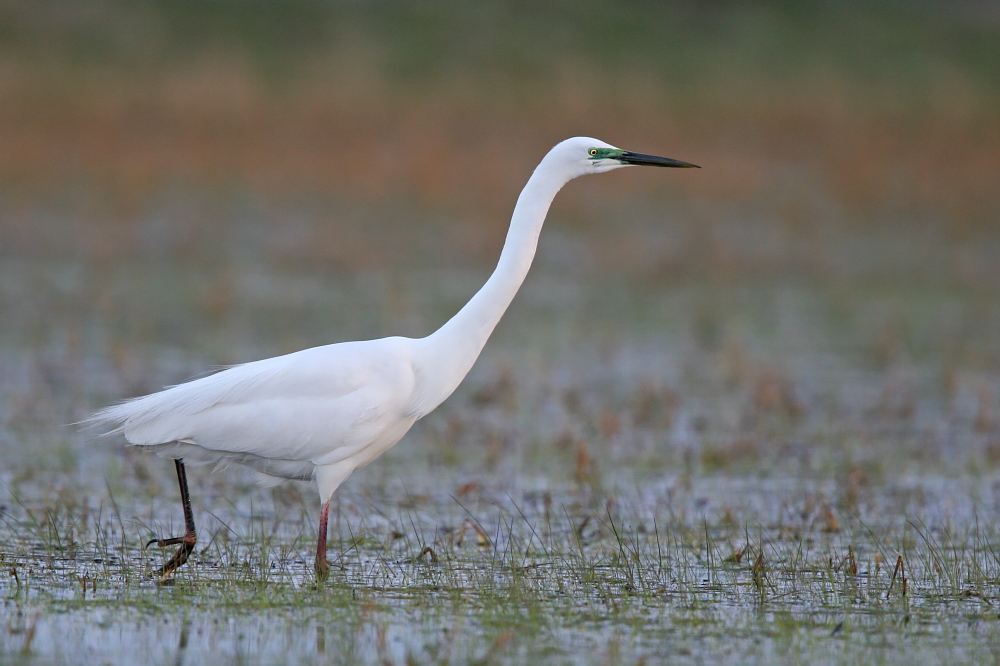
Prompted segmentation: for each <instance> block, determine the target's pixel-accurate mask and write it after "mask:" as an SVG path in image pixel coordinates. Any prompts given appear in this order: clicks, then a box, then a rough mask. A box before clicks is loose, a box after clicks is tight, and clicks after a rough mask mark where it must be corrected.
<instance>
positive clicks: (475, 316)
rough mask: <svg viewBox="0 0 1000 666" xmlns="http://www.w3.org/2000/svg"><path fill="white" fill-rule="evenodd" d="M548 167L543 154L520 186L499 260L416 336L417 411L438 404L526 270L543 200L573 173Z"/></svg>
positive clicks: (547, 200) (546, 203) (538, 229)
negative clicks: (444, 318) (436, 324)
mask: <svg viewBox="0 0 1000 666" xmlns="http://www.w3.org/2000/svg"><path fill="white" fill-rule="evenodd" d="M554 166H555V165H553V164H552V163H551V162H549V160H547V159H543V160H542V162H541V163H540V164H539V165H538V167H537V168H536V169H535V172H534V173H533V174H532V175H531V178H530V179H528V183H527V184H526V185H525V186H524V189H523V190H521V195H520V196H519V197H518V199H517V205H516V206H515V207H514V214H513V215H512V217H511V222H510V229H509V230H508V231H507V240H506V242H505V243H504V246H503V251H502V252H501V253H500V261H499V262H498V263H497V267H496V270H494V271H493V275H491V276H490V279H489V280H487V281H486V284H484V285H483V287H482V288H481V289H480V290H479V291H478V292H477V293H476V295H475V296H473V297H472V300H470V301H469V302H468V303H466V305H465V307H463V308H462V309H461V310H459V311H458V313H457V314H456V315H455V316H454V317H452V318H451V319H450V320H448V322H447V323H446V324H445V325H444V326H442V327H441V328H439V329H438V330H437V331H435V332H434V333H432V334H431V335H429V336H427V337H426V338H423V339H422V340H419V341H418V343H419V346H420V349H421V351H422V352H423V353H422V354H421V358H420V359H419V365H424V364H427V366H428V368H429V370H428V372H426V373H422V375H423V376H422V382H423V385H422V386H421V387H420V391H421V393H422V395H421V396H419V410H418V411H420V412H421V413H422V414H426V413H427V412H429V411H430V410H432V409H434V408H435V407H437V405H439V404H441V402H443V401H444V399H445V398H447V397H448V396H449V395H451V393H452V392H453V391H454V390H455V389H456V388H457V387H458V385H459V384H460V383H461V381H462V379H464V378H465V375H467V374H468V372H469V370H471V369H472V365H473V363H475V362H476V359H477V358H478V357H479V353H480V352H481V351H482V350H483V346H484V345H485V344H486V340H488V339H489V337H490V334H491V333H493V329H494V328H495V327H496V325H497V323H498V322H499V321H500V317H502V316H503V313H504V312H506V311H507V307H508V306H509V305H510V302H511V301H512V300H513V298H514V295H515V294H516V293H517V290H518V289H519V288H520V286H521V283H522V282H523V281H524V278H525V276H526V275H527V274H528V269H529V268H531V261H532V259H534V257H535V249H536V248H537V246H538V234H539V232H541V230H542V224H543V223H544V222H545V216H546V214H547V213H548V211H549V205H550V204H551V203H552V199H554V198H555V196H556V194H557V193H558V192H559V190H560V189H562V186H563V185H565V184H566V182H568V181H569V180H570V179H571V178H573V176H575V175H576V174H571V173H566V172H565V171H564V170H563V169H559V168H554ZM431 368H432V369H431ZM419 370H420V368H419V367H418V372H419Z"/></svg>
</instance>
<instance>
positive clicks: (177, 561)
mask: <svg viewBox="0 0 1000 666" xmlns="http://www.w3.org/2000/svg"><path fill="white" fill-rule="evenodd" d="M174 466H175V467H177V485H179V486H180V488H181V504H182V505H183V506H184V536H182V537H173V538H171V539H153V540H152V541H150V542H149V543H147V544H146V547H147V548H149V547H150V546H151V545H153V544H154V543H155V544H156V545H157V546H159V547H161V548H163V547H164V546H173V545H175V544H180V548H178V549H177V552H176V553H174V556H173V557H171V558H170V559H169V560H167V563H166V564H164V565H163V566H162V567H160V569H159V570H158V571H157V575H158V576H159V577H160V580H166V579H167V577H168V576H169V575H170V574H172V573H173V572H174V570H175V569H177V567H179V566H181V565H182V564H184V563H185V562H187V559H188V556H189V555H191V553H192V551H194V545H195V544H196V543H198V535H197V534H196V533H195V530H194V514H193V513H192V512H191V496H190V495H189V494H188V482H187V472H186V471H185V469H184V461H183V460H181V459H179V458H178V459H177V460H174Z"/></svg>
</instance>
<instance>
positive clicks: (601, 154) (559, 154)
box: [550, 136, 700, 178]
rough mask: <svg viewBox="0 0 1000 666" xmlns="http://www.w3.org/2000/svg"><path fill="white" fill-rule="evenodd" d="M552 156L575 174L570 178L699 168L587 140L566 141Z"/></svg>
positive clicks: (575, 138)
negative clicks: (639, 168)
mask: <svg viewBox="0 0 1000 666" xmlns="http://www.w3.org/2000/svg"><path fill="white" fill-rule="evenodd" d="M550 156H551V157H552V158H554V159H557V160H559V161H560V162H562V163H563V165H564V166H565V167H566V168H567V169H568V171H569V173H570V174H572V175H571V176H570V177H571V178H573V177H576V176H583V175H585V174H588V173H603V172H605V171H611V170H612V169H620V168H621V167H627V166H658V167H676V168H682V169H692V168H693V169H698V168H700V167H699V166H698V165H696V164H689V163H688V162H681V161H679V160H672V159H670V158H667V157H656V156H654V155H643V154H642V153H633V152H631V151H628V150H622V149H621V148H616V147H614V146H612V145H611V144H609V143H604V142H603V141H600V140H598V139H592V138H590V137H586V136H577V137H573V138H572V139H566V140H565V141H563V142H562V143H560V144H558V145H557V146H556V147H555V148H553V149H552V152H551V153H550Z"/></svg>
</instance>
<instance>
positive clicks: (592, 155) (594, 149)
mask: <svg viewBox="0 0 1000 666" xmlns="http://www.w3.org/2000/svg"><path fill="white" fill-rule="evenodd" d="M590 156H591V157H596V156H597V148H591V149H590Z"/></svg>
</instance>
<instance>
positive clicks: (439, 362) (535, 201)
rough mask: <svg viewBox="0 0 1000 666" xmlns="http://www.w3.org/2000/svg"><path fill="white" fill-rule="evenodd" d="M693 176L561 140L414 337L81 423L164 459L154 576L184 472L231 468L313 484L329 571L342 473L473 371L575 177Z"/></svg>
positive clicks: (300, 358)
mask: <svg viewBox="0 0 1000 666" xmlns="http://www.w3.org/2000/svg"><path fill="white" fill-rule="evenodd" d="M633 165H643V166H657V167H695V166H696V165H694V164H688V163H687V162H680V161H678V160H672V159H668V158H664V157H654V156H651V155H642V154H639V153H632V152H629V151H626V150H621V149H619V148H615V147H614V146H612V145H609V144H607V143H604V142H603V141H598V140H597V139H591V138H586V137H575V138H572V139H567V140H566V141H563V142H562V143H560V144H558V145H556V146H555V147H554V148H552V150H550V151H549V153H548V154H547V155H546V156H545V157H544V158H543V159H542V161H541V163H540V164H539V165H538V167H537V168H536V169H535V171H534V173H533V174H532V175H531V178H530V179H529V180H528V183H527V184H526V185H525V186H524V189H523V190H522V191H521V195H520V197H518V200H517V205H516V206H515V207H514V214H513V216H512V218H511V222H510V229H509V231H508V232H507V240H506V242H505V243H504V246H503V251H502V252H501V254H500V260H499V263H498V264H497V267H496V270H494V272H493V274H492V275H491V276H490V278H489V280H487V281H486V284H485V285H483V287H482V288H481V289H480V290H479V292H478V293H476V295H475V296H473V297H472V299H471V300H470V301H469V302H468V303H467V304H466V305H465V307H463V308H462V309H461V310H460V311H459V312H458V313H457V314H456V315H455V316H454V317H452V318H451V319H450V320H449V321H448V322H447V323H446V324H445V325H444V326H442V327H441V328H440V329H438V330H437V331H435V332H434V333H432V334H431V335H428V336H427V337H425V338H419V339H411V338H403V337H391V338H382V339H380V340H366V341H362V342H342V343H338V344H332V345H326V346H323V347H314V348H312V349H306V350H304V351H300V352H295V353H293V354H288V355H285V356H278V357H275V358H269V359H265V360H263V361H255V362H252V363H246V364H243V365H237V366H234V367H231V368H228V369H226V370H223V371H221V372H218V373H216V374H214V375H210V376H207V377H203V378H201V379H196V380H194V381H190V382H187V383H185V384H179V385H177V386H172V387H169V388H167V389H165V390H163V391H160V392H159V393H153V394H151V395H147V396H144V397H139V398H134V399H132V400H128V401H126V402H123V403H121V404H118V405H114V406H112V407H108V408H106V409H104V410H102V411H100V412H98V413H96V414H95V415H94V416H92V417H91V418H90V419H88V421H89V422H90V423H92V424H96V425H98V426H104V427H106V428H109V429H110V430H109V431H108V433H107V434H113V433H121V434H123V435H124V436H125V439H126V440H128V442H129V443H131V444H133V445H136V446H144V447H149V448H150V449H152V450H154V451H155V452H156V453H157V454H159V455H161V456H164V457H168V458H173V459H174V461H175V465H176V468H177V480H178V483H179V485H180V493H181V501H182V504H183V507H184V521H185V527H186V531H185V534H184V536H182V537H175V538H170V539H154V540H152V541H150V544H152V543H158V544H159V545H160V546H167V545H174V544H179V545H180V547H179V548H178V549H177V552H176V553H175V554H174V555H173V557H172V558H171V559H170V560H168V561H167V562H166V563H165V564H164V565H163V566H162V567H161V568H160V571H159V573H160V575H161V577H163V578H166V577H167V576H169V575H170V574H171V573H172V572H173V571H174V570H175V569H176V568H177V567H179V566H181V565H182V564H184V562H186V561H187V559H188V556H189V555H190V554H191V552H192V550H193V549H194V546H195V543H196V542H197V534H196V532H195V525H194V517H193V515H192V512H191V501H190V497H189V495H188V488H187V478H186V474H185V467H184V463H185V462H189V463H193V464H198V463H218V464H223V465H226V464H230V463H238V464H240V465H245V466H246V467H249V468H251V469H253V470H255V471H256V472H258V473H259V474H261V475H263V476H262V478H263V479H264V480H270V481H273V482H275V483H277V482H281V481H282V480H285V479H299V480H310V479H314V480H315V481H316V485H317V487H318V489H319V498H320V502H321V503H322V505H321V509H320V515H319V538H318V540H317V545H316V573H317V575H318V576H319V577H320V578H324V577H325V576H326V575H327V573H328V572H329V568H330V565H329V563H328V561H327V556H326V530H327V523H328V515H329V511H330V498H331V497H332V495H333V493H334V491H335V490H336V489H337V487H338V486H339V485H340V484H341V483H343V482H344V480H345V479H346V478H347V477H348V476H350V474H351V472H353V471H354V470H356V469H358V468H359V467H364V466H365V465H367V464H368V463H370V462H371V461H373V460H375V458H377V457H379V456H380V455H382V454H383V453H385V452H386V451H387V450H388V449H389V448H390V447H392V445H394V444H395V443H396V442H398V441H399V440H400V438H402V437H403V435H404V434H406V432H407V431H408V430H409V429H410V427H411V426H412V425H413V424H414V423H415V422H416V421H417V419H420V418H422V417H424V416H426V415H427V414H429V413H430V412H431V411H433V410H434V408H435V407H437V406H438V405H440V404H441V403H442V402H443V401H444V400H445V399H446V398H447V397H448V396H449V395H451V393H452V392H453V391H454V390H455V389H456V388H457V387H458V385H459V383H461V381H462V379H463V378H464V377H465V376H466V374H467V373H468V372H469V370H470V369H471V368H472V365H473V363H475V361H476V358H477V357H478V356H479V353H480V351H482V349H483V346H484V345H485V344H486V340H487V338H489V336H490V334H491V333H492V332H493V329H494V327H495V326H496V325H497V322H498V321H500V317H501V316H503V313H504V311H506V309H507V306H508V305H509V304H510V302H511V300H512V299H513V298H514V294H516V293H517V290H518V288H519V287H520V286H521V283H522V281H523V280H524V278H525V275H527V273H528V268H529V267H530V266H531V261H532V258H533V257H534V256H535V248H536V246H537V244H538V234H539V232H540V231H541V229H542V223H543V222H544V221H545V216H546V214H547V212H548V210H549V205H550V204H551V203H552V199H553V198H554V197H555V195H556V193H557V192H559V190H560V189H561V188H562V186H563V185H565V184H566V183H567V182H569V181H570V180H572V179H573V178H576V177H578V176H583V175H585V174H592V173H604V172H606V171H612V170H614V169H618V168H621V167H626V166H633Z"/></svg>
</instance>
